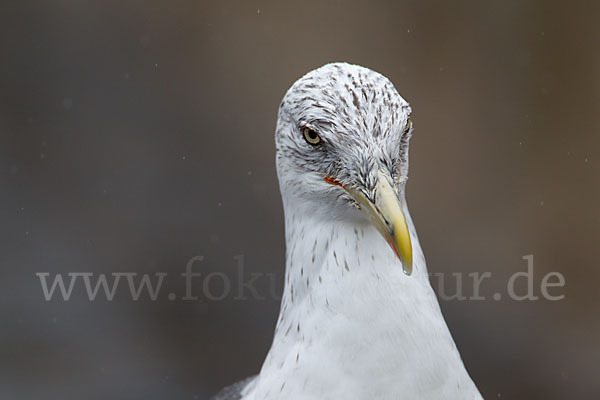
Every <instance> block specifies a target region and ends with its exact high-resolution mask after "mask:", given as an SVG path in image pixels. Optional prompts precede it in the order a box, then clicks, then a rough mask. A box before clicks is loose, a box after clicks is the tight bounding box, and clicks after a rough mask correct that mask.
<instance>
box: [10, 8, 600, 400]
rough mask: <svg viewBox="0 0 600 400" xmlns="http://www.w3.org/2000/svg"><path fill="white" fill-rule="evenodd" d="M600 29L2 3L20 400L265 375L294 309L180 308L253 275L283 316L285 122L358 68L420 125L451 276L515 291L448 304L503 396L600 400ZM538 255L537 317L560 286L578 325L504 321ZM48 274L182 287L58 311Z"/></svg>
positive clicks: (453, 12) (523, 318) (266, 305)
mask: <svg viewBox="0 0 600 400" xmlns="http://www.w3.org/2000/svg"><path fill="white" fill-rule="evenodd" d="M599 4H600V3H598V2H592V1H579V2H569V3H565V2H560V1H541V0H540V1H526V2H517V1H502V2H500V1H495V2H480V1H459V2H442V1H432V2H417V1H390V2H366V1H365V2H356V1H323V2H293V3H292V2H264V1H258V2H256V1H244V2H241V1H240V2H200V1H191V0H190V1H172V2H167V1H114V0H105V1H97V2H93V1H58V0H54V1H5V2H3V3H2V5H1V6H0V398H1V399H7V400H10V399H34V398H44V399H83V398H85V399H167V398H168V399H194V398H196V399H206V398H207V397H208V396H209V395H210V394H211V393H213V392H214V391H215V390H217V389H218V388H219V387H221V386H223V385H226V384H228V383H231V382H233V381H235V380H237V379H240V378H243V377H245V376H247V375H251V374H254V373H256V372H257V371H258V369H259V367H260V365H261V362H262V360H263V358H264V356H265V354H266V351H267V350H268V347H269V345H270V340H271V337H272V336H271V335H272V330H273V328H274V324H275V320H276V317H277V313H278V301H277V300H276V299H273V298H271V297H270V296H267V298H266V299H265V300H257V299H248V300H245V301H244V300H237V301H236V300H235V299H234V297H235V296H234V294H235V293H232V294H231V295H230V296H228V297H227V298H226V299H225V300H223V301H210V300H208V299H207V298H206V297H203V296H202V279H201V278H195V280H194V294H195V295H198V296H199V297H200V299H199V300H198V301H182V300H180V299H179V298H180V297H181V296H182V295H183V294H184V289H183V282H182V278H181V276H180V274H181V272H183V271H184V269H185V265H186V262H187V261H188V260H189V259H190V258H191V257H193V256H196V255H202V256H204V257H205V260H204V261H203V262H202V263H199V264H197V265H195V267H194V268H195V270H196V271H198V272H201V273H202V274H204V276H205V275H206V274H208V273H210V272H216V271H219V272H223V273H225V274H227V276H229V277H231V279H232V281H233V282H235V280H236V279H237V272H236V271H237V270H236V261H235V260H234V259H233V257H234V256H236V255H244V260H245V270H244V271H245V273H247V274H250V273H252V272H254V273H261V274H271V275H269V276H275V289H276V291H277V292H279V291H281V289H282V282H281V278H282V274H283V270H282V265H283V256H284V242H283V220H282V208H281V204H280V199H279V193H278V186H277V182H276V175H275V169H274V156H273V150H274V146H273V138H272V134H273V130H274V126H275V120H276V110H277V107H278V104H279V101H280V99H281V97H282V96H283V94H284V93H285V91H286V90H287V88H288V87H289V86H290V85H291V84H292V83H293V81H294V80H296V79H297V78H298V77H300V76H301V75H302V74H304V73H306V72H307V71H309V70H311V69H313V68H315V67H318V66H320V65H322V64H324V63H327V62H331V61H339V60H345V61H349V62H353V63H358V64H361V65H364V66H367V67H370V68H372V69H375V70H377V71H379V72H381V73H383V74H385V75H386V76H388V77H389V78H390V79H391V80H392V81H393V82H394V83H395V85H396V87H397V88H398V90H399V91H400V93H401V94H402V95H403V96H404V97H405V98H406V99H407V100H408V101H409V102H410V103H411V105H412V107H413V110H414V114H413V120H414V123H415V129H416V130H415V134H414V137H413V140H412V145H411V170H410V181H409V184H408V200H409V204H410V207H411V210H412V214H413V217H414V220H415V222H416V225H417V228H418V231H419V234H420V238H421V242H422V245H423V247H424V250H425V254H426V256H427V258H428V263H429V268H430V270H431V271H432V272H445V273H447V274H450V273H452V272H461V273H464V274H467V273H473V272H480V273H483V272H485V271H490V272H492V273H493V277H492V279H490V280H489V281H486V282H485V283H484V284H483V285H482V288H481V294H482V295H483V296H485V297H486V298H487V300H485V301H456V300H454V301H442V308H443V310H444V313H445V316H446V318H447V322H448V325H449V326H450V328H451V330H452V332H453V335H454V337H455V339H456V342H457V344H458V347H459V349H460V350H461V353H462V355H463V359H464V361H465V364H466V365H467V368H468V369H469V371H470V372H471V375H472V377H473V378H474V380H475V381H476V382H477V384H478V386H479V388H480V389H481V391H482V393H483V394H484V396H485V397H486V398H487V399H495V398H502V399H546V400H548V399H566V398H568V399H590V398H597V397H598V396H599V395H600V381H599V380H598V365H599V364H598V363H599V361H600V344H599V334H600V321H599V307H600V297H599V295H598V289H597V287H598V282H600V269H599V268H598V267H599V266H598V261H597V254H598V244H599V239H600V212H599V209H598V204H599V200H600V189H599V185H598V183H599V182H598V180H599V177H600V167H599V165H600V159H599V156H600V154H599V151H598V149H599V145H600V136H599V128H600V117H599V113H598V111H599V106H600V79H599V78H600V77H599V71H600V52H599V51H598V48H599V44H600V29H599V28H598V18H599V17H600V5H599ZM527 254H533V255H534V257H535V258H534V260H535V264H534V265H535V274H534V275H535V276H534V277H535V280H534V282H535V287H536V294H538V295H539V284H540V282H541V279H542V278H543V276H544V274H545V273H547V272H550V271H559V272H561V273H562V274H563V275H564V277H565V280H566V286H565V287H564V288H563V289H555V293H557V294H564V295H565V299H564V300H563V301H558V302H550V301H546V300H543V299H541V300H538V301H535V302H529V301H523V302H518V301H513V300H510V299H508V298H507V297H506V296H504V297H503V299H502V300H500V301H494V300H493V298H492V296H493V294H494V293H497V292H501V293H505V292H506V284H507V281H508V279H509V277H510V276H511V275H512V274H513V273H515V272H517V271H524V270H525V268H526V263H525V261H524V260H522V257H523V256H524V255H527ZM36 272H50V273H51V274H52V275H53V274H56V273H67V272H94V273H97V274H99V273H106V274H110V273H113V272H138V273H152V274H154V273H155V272H166V273H168V274H169V276H168V278H167V279H166V280H165V283H164V287H163V288H162V290H161V292H160V295H159V298H158V299H157V301H155V302H153V301H150V300H148V297H147V296H142V298H141V299H140V300H139V301H137V302H134V301H132V300H131V296H130V295H129V292H128V290H127V287H126V286H125V285H121V286H120V287H119V290H118V291H117V294H116V296H115V299H114V301H112V302H109V301H106V300H102V299H98V300H96V301H93V302H90V301H88V299H87V296H86V294H85V291H84V289H83V286H76V288H75V290H74V293H73V295H72V298H71V300H70V301H67V302H65V301H63V300H62V299H59V298H55V299H53V300H51V301H49V302H46V301H45V300H44V297H43V294H42V290H41V286H40V281H39V279H38V278H37V277H36V276H35V273H36ZM266 276H267V275H263V278H264V279H262V280H258V281H257V285H256V286H257V288H258V290H259V291H260V293H262V294H266V295H268V293H269V286H270V284H269V283H268V280H267V279H266V278H265V277H266ZM465 276H466V275H465ZM451 283H452V282H451V281H450V280H449V281H448V283H447V285H446V286H447V287H448V288H451V287H452V286H451ZM210 284H211V285H209V288H210V289H211V290H213V291H214V293H219V290H221V291H222V289H223V287H222V285H221V286H219V281H218V279H215V280H213V281H211V282H210ZM524 286H525V285H524V282H520V284H519V285H518V289H519V290H521V291H522V290H525V287H524ZM465 290H466V289H465ZM170 292H173V293H176V294H177V297H178V298H177V299H176V300H175V301H169V300H168V298H167V294H168V293H170ZM468 293H469V290H467V294H468Z"/></svg>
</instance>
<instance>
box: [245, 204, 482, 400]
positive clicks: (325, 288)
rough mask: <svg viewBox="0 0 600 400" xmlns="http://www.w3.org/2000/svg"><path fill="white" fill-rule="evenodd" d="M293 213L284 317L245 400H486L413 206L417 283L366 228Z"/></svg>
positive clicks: (288, 219) (288, 236)
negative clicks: (437, 283)
mask: <svg viewBox="0 0 600 400" xmlns="http://www.w3.org/2000/svg"><path fill="white" fill-rule="evenodd" d="M284 206H285V211H286V241H287V257H286V258H287V260H286V277H285V289H284V293H283V299H282V304H281V311H280V315H279V320H278V322H277V328H276V330H275V337H274V340H273V345H272V347H271V350H270V351H269V354H268V356H267V358H266V360H265V363H264V365H263V368H262V370H261V373H260V375H259V377H258V378H257V380H256V381H255V384H254V385H252V386H251V387H249V388H248V392H247V393H246V396H245V397H244V399H252V400H266V399H287V400H292V399H293V400H296V399H306V400H308V399H311V400H316V399H321V400H323V399H365V400H366V399H379V400H385V399H394V400H398V399H405V398H406V399H422V400H428V399H449V398H456V399H458V398H460V399H480V398H481V397H480V395H479V392H478V391H477V389H476V388H475V386H474V384H473V382H472V381H471V379H470V377H469V376H468V374H467V372H466V370H465V369H464V366H463V363H462V361H461V359H460V355H459V354H458V351H457V350H456V347H455V345H454V342H453V340H452V337H451V336H450V333H449V331H448V328H447V327H446V324H445V322H444V319H443V317H442V314H441V312H440V309H439V305H438V303H437V299H436V297H435V294H434V293H433V291H432V289H431V286H430V284H429V279H428V275H427V270H426V265H425V260H424V257H423V253H422V251H421V247H420V245H419V242H418V239H417V236H416V233H415V230H414V226H413V224H412V221H411V220H410V216H409V215H408V209H406V207H405V210H404V211H405V213H406V215H407V219H408V221H407V222H408V224H409V227H410V231H411V234H412V243H413V249H414V272H413V274H412V275H411V276H406V275H405V274H404V273H403V272H402V266H401V264H400V262H399V260H398V259H397V257H396V256H395V254H394V253H393V251H392V250H391V248H390V247H389V246H388V245H387V243H386V242H385V240H384V239H383V238H382V237H381V235H380V234H379V233H378V232H377V231H376V230H375V229H374V228H372V227H371V226H370V224H368V223H367V222H366V221H365V222H364V223H363V222H361V220H360V219H356V220H355V222H353V223H352V224H349V223H347V222H342V221H334V220H326V219H323V218H321V217H319V216H316V217H311V214H310V213H306V212H304V210H302V211H303V212H302V213H300V212H298V209H299V208H298V207H290V205H289V204H284ZM312 215H314V214H312ZM344 220H346V219H344ZM332 382H333V384H332ZM336 383H337V384H336Z"/></svg>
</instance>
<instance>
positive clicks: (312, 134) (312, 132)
mask: <svg viewBox="0 0 600 400" xmlns="http://www.w3.org/2000/svg"><path fill="white" fill-rule="evenodd" d="M308 137H309V138H310V139H311V140H315V139H316V138H317V133H316V132H315V131H312V130H309V131H308Z"/></svg>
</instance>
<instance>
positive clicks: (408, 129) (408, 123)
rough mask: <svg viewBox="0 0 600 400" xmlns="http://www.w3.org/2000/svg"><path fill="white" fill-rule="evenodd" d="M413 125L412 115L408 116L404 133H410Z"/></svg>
mask: <svg viewBox="0 0 600 400" xmlns="http://www.w3.org/2000/svg"><path fill="white" fill-rule="evenodd" d="M411 127H412V121H411V120H410V115H409V116H408V118H406V127H405V128H404V134H405V135H406V134H408V132H409V131H410V128H411Z"/></svg>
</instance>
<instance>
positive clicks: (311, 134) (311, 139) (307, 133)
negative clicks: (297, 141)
mask: <svg viewBox="0 0 600 400" xmlns="http://www.w3.org/2000/svg"><path fill="white" fill-rule="evenodd" d="M302 134H303V135H304V140H306V141H307V142H308V144H311V145H313V146H316V145H318V144H321V136H319V134H318V133H317V132H315V131H313V130H312V129H310V128H307V127H306V126H305V127H304V128H302Z"/></svg>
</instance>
